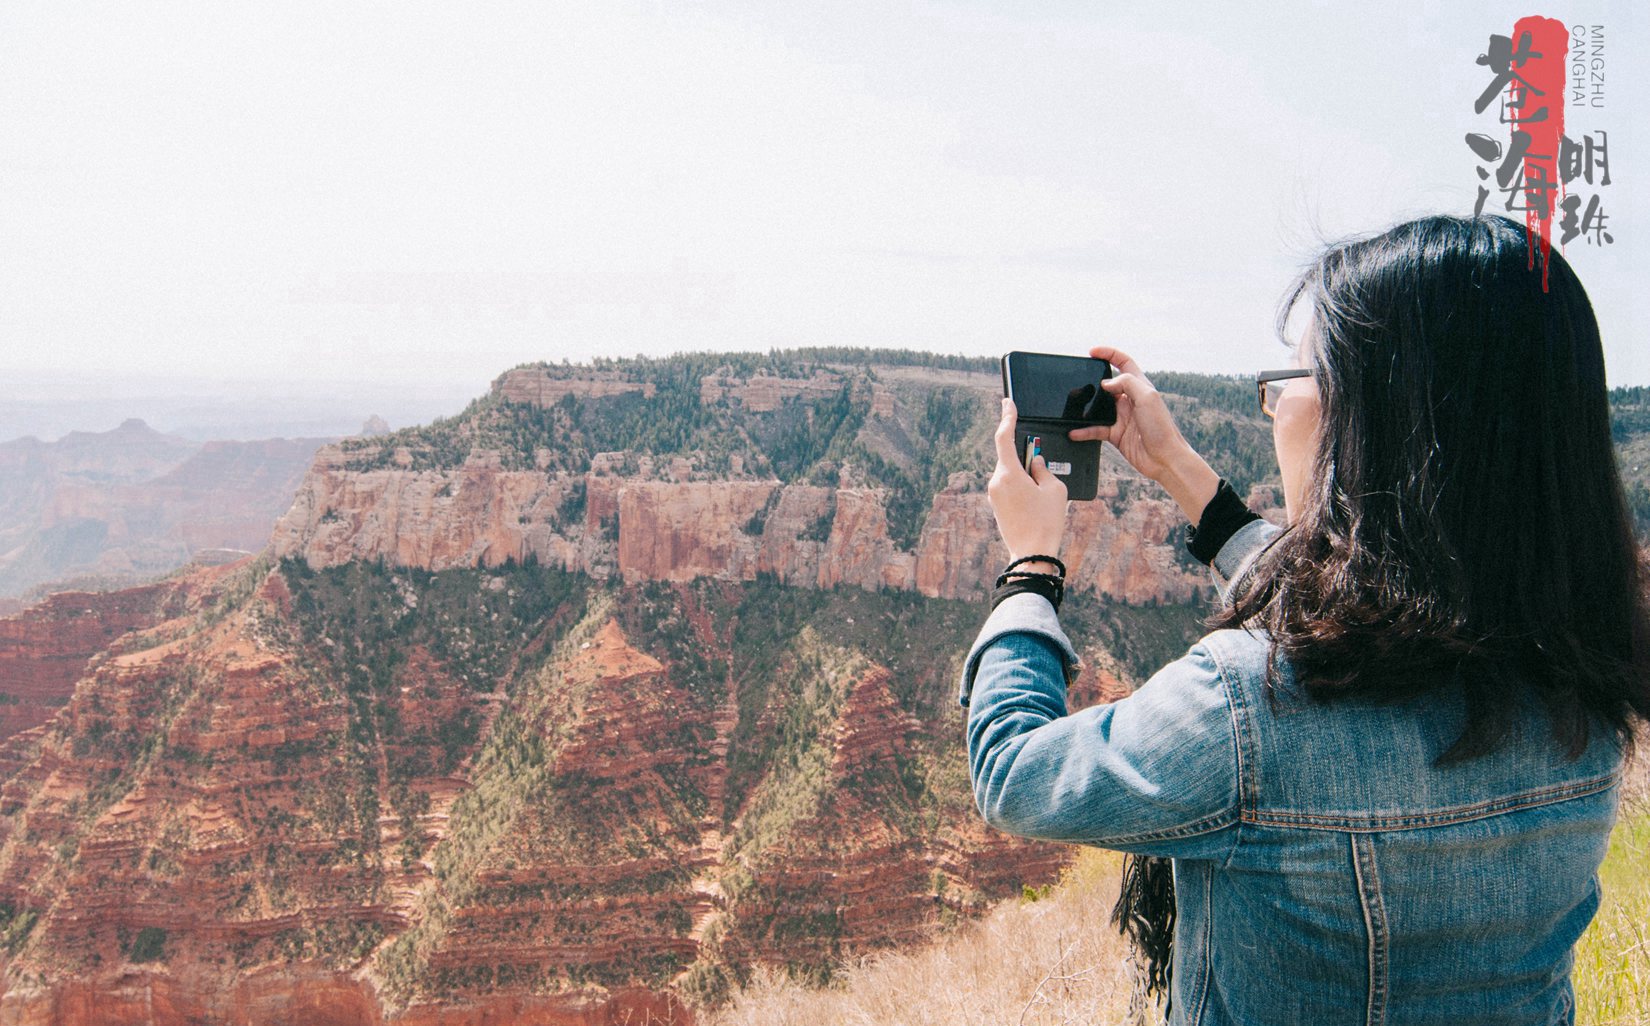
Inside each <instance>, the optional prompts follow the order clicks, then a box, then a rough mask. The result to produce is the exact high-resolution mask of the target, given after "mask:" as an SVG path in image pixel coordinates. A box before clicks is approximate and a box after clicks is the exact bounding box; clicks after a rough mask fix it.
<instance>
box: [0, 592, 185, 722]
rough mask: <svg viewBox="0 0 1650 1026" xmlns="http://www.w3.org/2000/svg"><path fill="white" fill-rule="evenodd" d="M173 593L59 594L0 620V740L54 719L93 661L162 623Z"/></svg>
mask: <svg viewBox="0 0 1650 1026" xmlns="http://www.w3.org/2000/svg"><path fill="white" fill-rule="evenodd" d="M171 591H172V589H171V588H168V587H165V586H163V585H151V586H148V587H144V588H133V589H131V590H129V591H117V592H106V593H95V592H60V593H59V594H56V595H53V596H52V597H51V598H49V599H47V600H46V601H45V602H42V603H40V604H39V605H37V606H34V607H32V608H29V609H27V610H24V611H23V612H21V613H19V614H17V615H16V616H13V617H8V618H5V619H0V740H4V739H5V738H8V737H10V736H11V735H13V734H16V733H19V732H21V731H24V730H28V729H29V728H31V727H35V726H38V725H40V724H42V723H45V722H46V721H47V720H48V719H50V718H51V717H52V716H53V715H55V714H56V713H57V711H58V709H60V708H62V707H63V706H64V705H65V704H66V703H67V702H68V701H69V696H70V695H71V694H72V693H73V691H74V686H75V682H76V681H78V680H79V679H80V677H81V675H82V674H83V673H84V672H85V670H86V665H87V663H88V662H89V661H90V660H91V658H92V656H94V655H96V654H97V653H99V652H101V651H103V650H104V649H106V648H108V647H110V646H111V645H113V644H115V643H116V642H117V641H118V640H119V639H120V638H121V637H122V636H123V635H125V634H126V633H127V632H128V631H132V630H139V629H143V628H147V627H151V626H153V625H154V624H156V623H158V622H159V621H160V620H161V619H162V618H163V617H164V615H165V614H164V611H163V607H164V605H165V601H164V600H165V599H166V597H167V596H168V595H169V594H170V593H171Z"/></svg>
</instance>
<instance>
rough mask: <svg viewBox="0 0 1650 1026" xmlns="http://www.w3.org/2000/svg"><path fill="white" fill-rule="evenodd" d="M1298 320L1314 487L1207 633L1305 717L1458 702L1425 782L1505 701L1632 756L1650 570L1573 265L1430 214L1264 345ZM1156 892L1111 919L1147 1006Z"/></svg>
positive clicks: (1164, 972)
mask: <svg viewBox="0 0 1650 1026" xmlns="http://www.w3.org/2000/svg"><path fill="white" fill-rule="evenodd" d="M1538 241H1539V240H1538ZM1544 262H1545V265H1546V266H1545V277H1546V287H1545V288H1544V287H1543V284H1542V282H1543V264H1544ZM1301 301H1305V302H1307V303H1309V305H1310V310H1311V314H1312V317H1311V327H1310V328H1309V329H1308V331H1307V333H1306V336H1305V339H1304V340H1303V342H1302V345H1303V346H1304V347H1305V353H1304V355H1305V357H1306V361H1305V363H1306V365H1307V366H1310V367H1311V368H1312V370H1313V371H1314V372H1315V379H1316V385H1317V388H1318V394H1319V401H1320V406H1321V414H1320V424H1319V433H1318V441H1317V448H1316V451H1315V453H1314V455H1313V460H1312V474H1311V488H1310V491H1309V492H1308V493H1307V494H1306V495H1303V496H1301V497H1300V500H1299V506H1300V508H1299V509H1298V510H1296V511H1295V515H1294V519H1293V522H1292V523H1291V524H1290V526H1289V527H1288V529H1287V530H1285V531H1284V532H1283V533H1282V534H1281V535H1280V536H1279V537H1278V538H1277V539H1276V540H1275V541H1274V542H1273V543H1272V545H1270V546H1269V547H1268V549H1267V550H1266V551H1265V552H1264V553H1262V555H1261V556H1260V557H1259V558H1258V560H1257V563H1256V569H1255V572H1254V573H1253V574H1251V575H1250V576H1249V577H1248V578H1247V583H1246V584H1240V585H1239V587H1238V589H1237V592H1236V594H1234V596H1233V599H1232V602H1231V604H1230V605H1229V606H1228V607H1226V608H1225V609H1224V610H1222V611H1221V612H1218V613H1216V614H1215V615H1214V616H1212V617H1210V618H1209V619H1208V620H1207V621H1206V626H1208V627H1211V628H1220V627H1251V628H1255V627H1258V628H1262V629H1264V630H1265V632H1266V633H1267V634H1268V635H1270V639H1271V643H1272V646H1273V653H1274V656H1276V655H1279V654H1281V655H1282V656H1284V657H1287V659H1288V660H1289V662H1290V665H1291V667H1292V668H1293V669H1294V671H1295V676H1296V679H1297V680H1298V681H1299V682H1300V684H1301V686H1302V688H1303V689H1304V690H1305V691H1306V692H1307V693H1308V694H1310V695H1312V696H1315V697H1318V698H1324V699H1333V698H1334V697H1335V696H1337V695H1351V694H1358V695H1362V696H1365V697H1371V698H1375V699H1392V700H1400V699H1403V698H1408V697H1413V696H1415V695H1417V694H1419V693H1423V692H1426V691H1428V690H1429V689H1431V688H1435V687H1439V686H1441V685H1443V684H1445V683H1447V684H1448V685H1449V686H1452V687H1454V686H1458V687H1459V688H1460V689H1461V692H1460V693H1461V695H1462V697H1463V701H1464V705H1465V709H1466V722H1465V728H1464V730H1463V732H1462V733H1461V735H1460V736H1459V738H1457V739H1456V741H1455V742H1454V744H1453V745H1451V746H1450V747H1449V748H1448V749H1447V750H1446V751H1444V752H1443V753H1442V754H1441V755H1440V756H1439V759H1438V762H1439V764H1440V765H1442V764H1447V763H1451V762H1457V761H1461V760H1466V759H1471V758H1473V757H1475V756H1478V755H1481V754H1484V753H1487V752H1489V751H1492V750H1494V749H1495V748H1496V747H1497V746H1498V745H1499V744H1500V743H1502V742H1503V741H1504V740H1505V739H1506V737H1507V735H1508V732H1509V730H1510V728H1511V727H1512V725H1513V723H1514V720H1515V717H1516V716H1517V715H1518V704H1519V703H1518V702H1517V701H1515V698H1516V697H1517V694H1516V692H1517V691H1518V690H1523V691H1524V693H1526V694H1530V695H1533V696H1535V697H1536V698H1538V699H1539V700H1540V702H1541V704H1542V705H1544V706H1545V708H1546V710H1547V712H1548V713H1549V722H1550V724H1551V730H1552V734H1553V739H1554V742H1555V743H1556V744H1559V745H1561V746H1563V747H1564V748H1565V749H1566V751H1567V752H1568V753H1569V754H1570V755H1571V756H1572V757H1573V756H1578V755H1579V754H1580V753H1581V752H1582V751H1583V750H1584V749H1585V748H1586V746H1587V743H1588V739H1589V737H1590V736H1591V735H1592V732H1593V731H1595V730H1599V729H1602V730H1606V731H1611V732H1613V733H1614V734H1615V735H1616V736H1617V738H1618V740H1619V741H1620V743H1621V744H1622V745H1623V747H1624V748H1630V747H1631V745H1632V741H1633V725H1634V721H1635V720H1646V719H1650V597H1647V595H1646V583H1647V582H1650V569H1647V567H1646V566H1645V564H1644V562H1643V559H1644V557H1643V555H1642V554H1641V553H1640V551H1639V549H1638V546H1637V544H1636V543H1635V540H1634V537H1633V526H1632V524H1633V522H1632V519H1631V515H1630V513H1629V509H1628V505H1627V501H1626V498H1625V495H1624V492H1623V488H1622V484H1621V478H1620V473H1619V470H1618V467H1617V464H1616V456H1615V450H1614V448H1613V446H1612V444H1611V437H1610V412H1609V405H1608V396H1607V391H1606V387H1605V375H1604V351H1603V347H1602V345H1601V344H1600V340H1599V329H1598V322H1597V320H1596V319H1595V317H1594V315H1593V309H1592V304H1591V303H1590V302H1589V301H1588V298H1587V293H1586V291H1585V290H1584V289H1583V288H1582V286H1581V282H1580V280H1579V279H1578V278H1577V277H1576V275H1575V272H1574V271H1573V269H1572V268H1571V267H1570V265H1569V263H1568V262H1567V261H1565V259H1564V257H1563V255H1562V254H1560V253H1559V252H1558V250H1556V249H1553V250H1550V251H1549V253H1548V254H1546V255H1545V256H1543V254H1542V253H1541V251H1540V249H1539V248H1535V249H1534V250H1533V252H1532V247H1531V246H1530V245H1529V239H1528V238H1527V235H1526V230H1525V227H1524V226H1523V225H1522V224H1520V223H1518V222H1515V221H1513V220H1512V219H1510V218H1507V217H1504V216H1501V215H1497V214H1489V215H1480V216H1475V217H1457V216H1449V215H1437V216H1430V217H1423V218H1420V219H1417V220H1413V221H1408V222H1406V223H1403V224H1400V225H1397V226H1396V227H1393V228H1391V229H1388V230H1386V231H1384V232H1381V233H1380V234H1376V235H1373V236H1369V237H1364V238H1359V239H1353V240H1350V241H1345V242H1341V243H1338V244H1335V245H1332V246H1330V247H1328V248H1327V249H1326V250H1325V251H1324V252H1323V253H1322V255H1321V256H1320V257H1319V258H1318V259H1316V260H1315V261H1313V262H1312V263H1311V264H1309V265H1308V267H1307V268H1306V269H1305V270H1304V271H1303V272H1302V273H1301V275H1300V276H1299V277H1298V278H1297V279H1296V280H1295V281H1294V282H1293V283H1291V285H1290V286H1289V287H1288V289H1287V290H1286V292H1285V295H1284V297H1283V301H1282V302H1281V303H1280V305H1279V309H1278V318H1277V330H1278V334H1279V336H1280V337H1281V336H1283V334H1284V324H1285V322H1286V320H1287V319H1288V318H1289V316H1290V313H1291V311H1292V310H1293V309H1294V307H1295V306H1296V304H1297V302H1301ZM1267 675H1268V682H1269V683H1272V682H1274V681H1275V677H1274V674H1273V666H1272V664H1271V663H1270V662H1269V664H1268V671H1267ZM1168 873H1169V865H1168V860H1156V859H1147V860H1131V864H1130V865H1129V867H1128V873H1127V874H1126V878H1125V888H1124V892H1123V895H1122V897H1121V898H1120V900H1119V903H1118V907H1117V909H1116V910H1115V912H1114V921H1117V922H1118V923H1119V925H1120V926H1122V927H1123V929H1124V931H1125V932H1126V933H1129V934H1130V935H1131V936H1133V937H1134V938H1135V940H1136V943H1137V944H1138V945H1139V946H1140V947H1141V949H1142V951H1143V952H1144V954H1145V955H1146V956H1147V957H1148V961H1149V968H1150V973H1149V980H1150V981H1151V982H1152V983H1153V984H1154V986H1153V987H1152V989H1153V990H1154V991H1157V992H1159V993H1161V992H1163V991H1165V990H1166V989H1167V982H1168V976H1169V965H1170V956H1171V951H1170V936H1169V935H1170V933H1171V932H1172V930H1171V927H1172V923H1173V904H1174V903H1173V897H1172V894H1173V889H1172V884H1171V883H1169V882H1168V881H1169V879H1170V878H1169V876H1168ZM1165 891H1167V895H1168V896H1167V897H1166V898H1165Z"/></svg>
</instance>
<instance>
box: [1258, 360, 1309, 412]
mask: <svg viewBox="0 0 1650 1026" xmlns="http://www.w3.org/2000/svg"><path fill="white" fill-rule="evenodd" d="M1312 373H1313V372H1312V371H1310V370H1307V369H1305V368H1303V367H1291V368H1289V369H1288V370H1269V371H1261V372H1260V373H1259V374H1257V375H1255V386H1256V392H1257V393H1258V395H1259V397H1260V412H1262V413H1264V414H1266V415H1267V416H1268V417H1276V416H1277V415H1278V400H1279V399H1281V398H1283V389H1284V382H1286V381H1288V380H1289V379H1291V378H1309V377H1311V376H1312Z"/></svg>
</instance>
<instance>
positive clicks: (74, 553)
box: [0, 419, 329, 598]
mask: <svg viewBox="0 0 1650 1026" xmlns="http://www.w3.org/2000/svg"><path fill="white" fill-rule="evenodd" d="M328 441H329V439H324V438H296V439H284V438H275V439H266V440H263V441H253V442H205V443H201V442H193V441H190V440H188V439H185V438H181V437H178V436H175V435H166V434H162V433H160V432H158V431H156V430H154V429H153V428H151V427H149V426H148V425H147V424H145V423H144V422H143V421H141V420H137V419H128V420H127V421H125V422H124V423H122V424H121V425H120V426H119V427H117V428H115V429H113V430H111V431H103V432H87V431H75V432H70V433H69V434H67V435H65V436H63V437H62V438H60V439H58V440H57V441H55V442H42V441H40V440H39V439H36V438H32V437H27V438H20V439H16V440H14V441H10V442H4V443H0V598H7V597H17V596H22V595H25V594H27V593H29V592H30V591H31V589H35V588H39V587H42V586H47V585H53V584H58V585H62V584H66V583H71V582H72V583H75V584H79V585H80V586H82V587H85V586H95V587H101V588H108V587H120V586H123V585H129V584H133V583H136V582H138V581H141V580H145V579H147V578H151V577H154V576H157V575H159V574H164V573H167V572H170V571H171V570H173V569H176V568H177V567H179V566H181V565H183V564H184V563H186V562H188V561H189V559H190V557H191V556H193V555H194V554H195V553H197V552H199V551H201V550H206V549H243V550H247V551H258V550H260V549H262V548H263V547H264V545H265V544H266V543H267V542H268V540H269V530H270V527H271V525H272V524H273V523H274V521H275V519H276V518H277V517H278V516H280V515H281V513H282V512H284V511H285V510H286V508H287V507H288V506H289V505H290V504H291V501H292V494H293V491H294V490H295V489H296V488H297V485H298V483H299V481H300V480H301V479H302V477H303V474H304V472H305V470H306V468H307V467H308V466H309V463H310V461H311V459H312V458H313V456H314V453H315V450H316V449H318V448H319V447H320V446H322V445H323V444H325V443H326V442H328Z"/></svg>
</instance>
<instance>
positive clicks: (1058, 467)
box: [1014, 420, 1102, 500]
mask: <svg viewBox="0 0 1650 1026" xmlns="http://www.w3.org/2000/svg"><path fill="white" fill-rule="evenodd" d="M1080 426H1082V425H1078V424H1070V423H1067V422H1065V421H1059V420H1022V421H1020V422H1018V423H1017V424H1015V425H1014V451H1015V452H1016V453H1018V454H1019V456H1020V460H1021V461H1022V462H1024V460H1025V455H1026V443H1027V442H1028V441H1030V440H1031V439H1032V438H1033V437H1040V438H1042V440H1043V460H1044V461H1045V462H1046V463H1047V464H1048V469H1049V470H1051V471H1053V473H1054V474H1055V476H1057V477H1058V478H1059V479H1060V480H1062V481H1064V482H1065V483H1066V498H1068V499H1083V500H1087V499H1092V498H1094V496H1095V493H1096V492H1097V491H1099V489H1100V447H1101V445H1102V443H1100V442H1074V441H1072V440H1071V439H1069V438H1067V437H1066V432H1067V431H1070V430H1071V429H1072V428H1074V427H1080Z"/></svg>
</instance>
